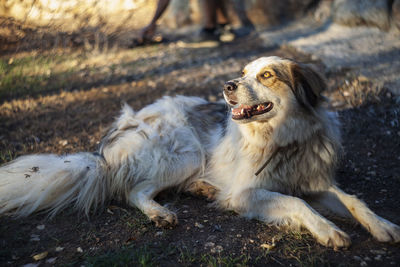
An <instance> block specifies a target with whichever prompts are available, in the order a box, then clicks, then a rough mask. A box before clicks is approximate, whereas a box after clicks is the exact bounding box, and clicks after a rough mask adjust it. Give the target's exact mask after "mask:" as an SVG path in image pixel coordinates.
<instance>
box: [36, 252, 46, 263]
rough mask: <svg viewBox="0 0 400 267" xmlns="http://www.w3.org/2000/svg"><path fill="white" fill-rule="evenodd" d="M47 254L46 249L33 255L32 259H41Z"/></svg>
mask: <svg viewBox="0 0 400 267" xmlns="http://www.w3.org/2000/svg"><path fill="white" fill-rule="evenodd" d="M48 254H49V252H47V251H45V252H42V253H39V254H36V255H34V256H33V259H34V260H35V261H40V260H43V259H44V258H46V257H47V255H48Z"/></svg>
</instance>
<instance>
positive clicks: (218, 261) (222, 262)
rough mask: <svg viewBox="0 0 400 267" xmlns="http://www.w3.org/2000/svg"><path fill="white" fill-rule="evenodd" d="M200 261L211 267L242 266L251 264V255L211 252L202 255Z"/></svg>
mask: <svg viewBox="0 0 400 267" xmlns="http://www.w3.org/2000/svg"><path fill="white" fill-rule="evenodd" d="M200 261H201V262H203V263H204V264H206V266H209V267H220V266H224V267H225V266H226V267H233V266H235V267H241V266H249V264H250V257H249V256H248V255H240V256H233V255H226V256H221V255H218V256H214V255H211V254H204V255H202V256H201V258H200Z"/></svg>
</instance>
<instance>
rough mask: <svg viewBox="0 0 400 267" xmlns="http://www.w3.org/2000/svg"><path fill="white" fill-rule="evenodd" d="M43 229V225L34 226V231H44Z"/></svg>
mask: <svg viewBox="0 0 400 267" xmlns="http://www.w3.org/2000/svg"><path fill="white" fill-rule="evenodd" d="M44 228H45V226H44V224H41V225H38V226H36V229H38V230H44Z"/></svg>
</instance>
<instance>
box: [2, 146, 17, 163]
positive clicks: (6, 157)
mask: <svg viewBox="0 0 400 267" xmlns="http://www.w3.org/2000/svg"><path fill="white" fill-rule="evenodd" d="M14 158H15V155H14V153H13V152H12V151H11V150H9V149H8V150H5V151H0V164H2V163H5V162H8V161H12V160H13V159H14Z"/></svg>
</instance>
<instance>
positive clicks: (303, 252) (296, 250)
mask: <svg viewBox="0 0 400 267" xmlns="http://www.w3.org/2000/svg"><path fill="white" fill-rule="evenodd" d="M281 244H282V245H283V247H282V248H281V249H279V254H280V257H281V258H285V259H293V260H295V261H296V265H298V266H329V262H328V261H327V260H326V259H325V258H324V257H322V254H323V252H324V251H325V249H319V248H316V246H317V245H316V243H315V241H314V239H313V238H312V236H310V235H309V234H307V233H304V232H296V231H294V232H290V233H288V234H287V235H286V236H285V242H281Z"/></svg>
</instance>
